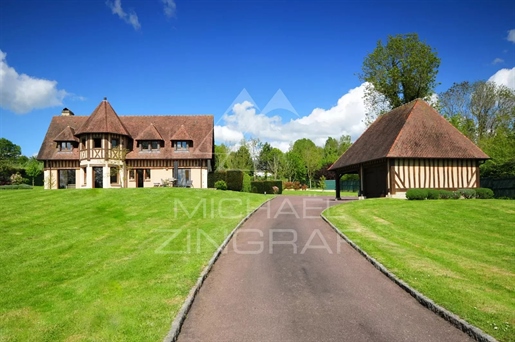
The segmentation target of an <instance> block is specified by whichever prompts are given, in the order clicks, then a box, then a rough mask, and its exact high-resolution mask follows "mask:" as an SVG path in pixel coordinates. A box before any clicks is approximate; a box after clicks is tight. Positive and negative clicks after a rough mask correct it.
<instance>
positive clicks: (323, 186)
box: [318, 176, 326, 190]
mask: <svg viewBox="0 0 515 342" xmlns="http://www.w3.org/2000/svg"><path fill="white" fill-rule="evenodd" d="M318 185H319V186H320V189H322V190H325V188H326V186H325V176H322V177H320V180H319V181H318Z"/></svg>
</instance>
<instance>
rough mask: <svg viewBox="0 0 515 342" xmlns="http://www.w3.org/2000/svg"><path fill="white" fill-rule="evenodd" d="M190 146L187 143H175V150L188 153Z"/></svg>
mask: <svg viewBox="0 0 515 342" xmlns="http://www.w3.org/2000/svg"><path fill="white" fill-rule="evenodd" d="M188 146H189V144H188V142H187V141H176V142H175V150H176V151H187V150H188Z"/></svg>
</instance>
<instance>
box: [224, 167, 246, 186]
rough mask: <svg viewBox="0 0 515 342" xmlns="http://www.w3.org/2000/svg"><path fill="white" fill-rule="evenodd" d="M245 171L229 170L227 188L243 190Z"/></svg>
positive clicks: (226, 180)
mask: <svg viewBox="0 0 515 342" xmlns="http://www.w3.org/2000/svg"><path fill="white" fill-rule="evenodd" d="M243 173H244V172H243V171H241V170H227V172H226V178H225V182H226V183H227V190H232V191H241V190H242V189H243Z"/></svg>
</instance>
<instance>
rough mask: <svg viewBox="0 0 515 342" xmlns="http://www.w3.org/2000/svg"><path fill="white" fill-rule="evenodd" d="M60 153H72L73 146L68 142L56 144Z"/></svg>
mask: <svg viewBox="0 0 515 342" xmlns="http://www.w3.org/2000/svg"><path fill="white" fill-rule="evenodd" d="M58 148H59V151H60V152H71V151H73V144H72V143H71V142H70V141H61V142H59V143H58Z"/></svg>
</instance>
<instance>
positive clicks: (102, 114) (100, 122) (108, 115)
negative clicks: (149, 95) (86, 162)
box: [75, 99, 129, 135]
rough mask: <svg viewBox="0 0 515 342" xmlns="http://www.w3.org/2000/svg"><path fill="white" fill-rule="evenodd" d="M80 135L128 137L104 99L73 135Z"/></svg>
mask: <svg viewBox="0 0 515 342" xmlns="http://www.w3.org/2000/svg"><path fill="white" fill-rule="evenodd" d="M82 133H115V134H120V135H129V134H128V133H127V130H126V129H125V127H124V125H123V123H122V122H121V121H120V118H119V117H118V115H116V112H115V111H114V109H113V107H111V104H110V103H109V102H108V101H107V99H104V101H102V102H100V104H99V105H98V106H97V108H96V109H95V110H94V111H93V113H91V115H90V116H89V118H88V119H87V120H86V122H85V123H84V124H83V125H82V126H81V127H78V128H77V130H76V132H75V134H76V135H79V134H82Z"/></svg>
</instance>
